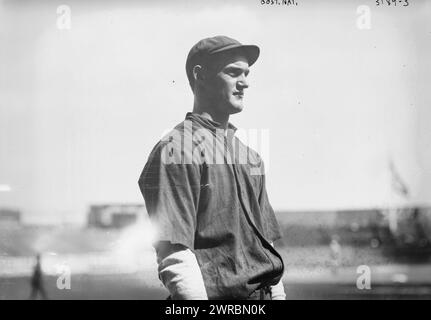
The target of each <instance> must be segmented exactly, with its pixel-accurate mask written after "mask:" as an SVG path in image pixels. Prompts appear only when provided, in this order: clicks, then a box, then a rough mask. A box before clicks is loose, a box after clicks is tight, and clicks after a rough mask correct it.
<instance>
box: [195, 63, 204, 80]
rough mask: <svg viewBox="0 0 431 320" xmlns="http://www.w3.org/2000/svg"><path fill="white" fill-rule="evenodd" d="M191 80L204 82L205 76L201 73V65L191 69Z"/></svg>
mask: <svg viewBox="0 0 431 320" xmlns="http://www.w3.org/2000/svg"><path fill="white" fill-rule="evenodd" d="M192 72H193V78H194V79H195V81H197V80H204V79H205V75H204V72H203V68H202V66H201V65H199V64H197V65H195V66H194V67H193V70H192Z"/></svg>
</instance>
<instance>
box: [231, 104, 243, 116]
mask: <svg viewBox="0 0 431 320" xmlns="http://www.w3.org/2000/svg"><path fill="white" fill-rule="evenodd" d="M242 109H244V106H243V105H242V103H241V104H232V105H231V106H230V108H229V110H230V112H229V113H230V114H235V113H238V112H241V111H242Z"/></svg>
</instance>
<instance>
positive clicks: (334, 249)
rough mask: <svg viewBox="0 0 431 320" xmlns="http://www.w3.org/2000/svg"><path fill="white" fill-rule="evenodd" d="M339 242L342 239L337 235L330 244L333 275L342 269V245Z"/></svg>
mask: <svg viewBox="0 0 431 320" xmlns="http://www.w3.org/2000/svg"><path fill="white" fill-rule="evenodd" d="M339 240H340V238H339V237H338V235H336V234H335V235H333V236H332V238H331V243H330V244H329V248H330V250H331V271H332V273H333V274H336V273H337V272H338V268H339V267H340V260H341V245H340V242H339Z"/></svg>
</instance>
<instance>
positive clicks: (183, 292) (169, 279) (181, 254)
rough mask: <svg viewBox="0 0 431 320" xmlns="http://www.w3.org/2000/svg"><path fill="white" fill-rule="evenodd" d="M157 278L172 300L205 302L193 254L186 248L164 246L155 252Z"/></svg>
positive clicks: (203, 288) (198, 269)
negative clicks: (157, 266) (157, 267)
mask: <svg viewBox="0 0 431 320" xmlns="http://www.w3.org/2000/svg"><path fill="white" fill-rule="evenodd" d="M157 260H158V264H159V278H160V280H161V281H162V282H163V284H164V285H165V287H166V288H167V289H168V290H169V292H170V294H171V297H172V299H174V300H207V299H208V297H207V293H206V289H205V285H204V281H203V278H202V273H201V270H200V268H199V264H198V262H197V259H196V256H195V254H194V253H193V252H192V251H191V250H190V249H188V248H186V247H184V246H178V245H170V244H164V245H163V246H161V247H159V249H158V250H157Z"/></svg>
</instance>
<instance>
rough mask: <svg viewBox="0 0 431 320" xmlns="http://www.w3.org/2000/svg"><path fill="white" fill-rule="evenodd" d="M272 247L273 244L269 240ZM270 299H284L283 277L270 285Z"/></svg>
mask: <svg viewBox="0 0 431 320" xmlns="http://www.w3.org/2000/svg"><path fill="white" fill-rule="evenodd" d="M271 245H272V246H273V247H274V244H273V243H272V242H271ZM271 299H272V300H286V293H285V292H284V285H283V278H281V279H280V281H279V282H278V283H277V284H276V285H273V286H271Z"/></svg>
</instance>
